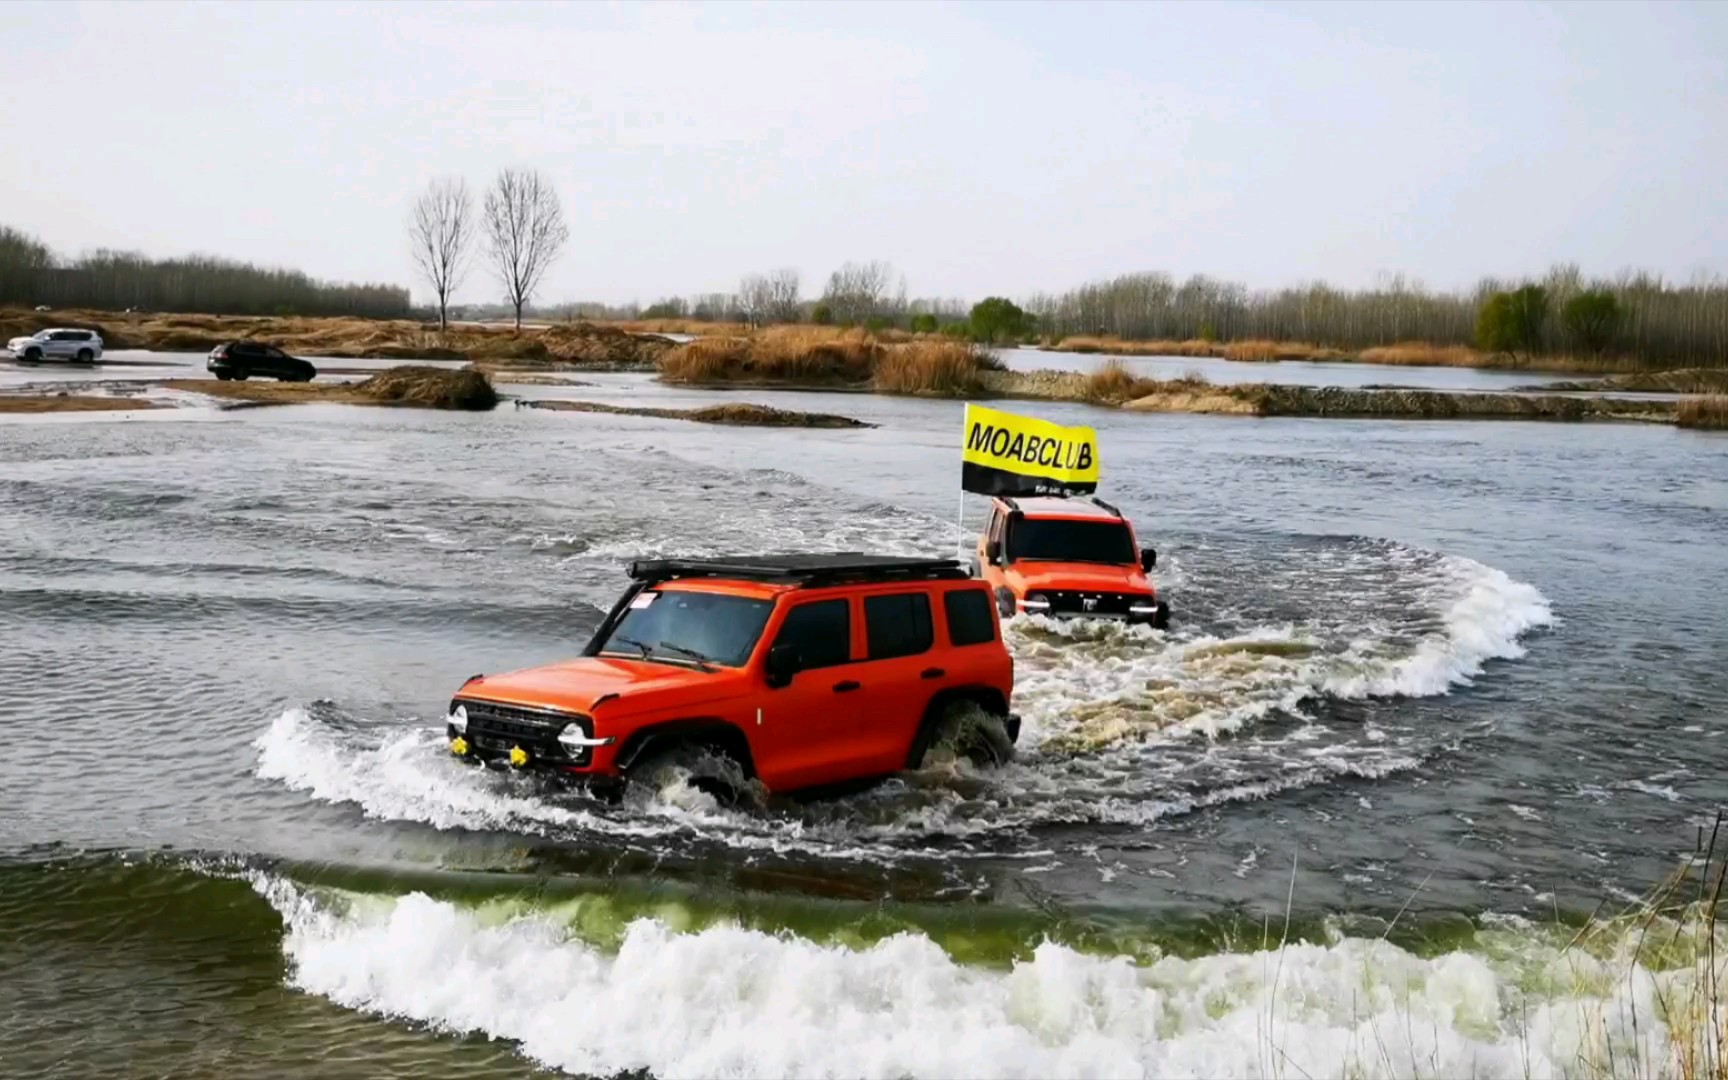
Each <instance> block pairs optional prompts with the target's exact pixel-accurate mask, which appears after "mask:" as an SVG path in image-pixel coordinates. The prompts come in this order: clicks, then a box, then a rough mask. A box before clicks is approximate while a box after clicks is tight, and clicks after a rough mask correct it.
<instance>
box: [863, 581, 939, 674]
mask: <svg viewBox="0 0 1728 1080" xmlns="http://www.w3.org/2000/svg"><path fill="white" fill-rule="evenodd" d="M864 625H865V632H866V634H867V635H868V637H869V643H870V659H872V660H892V659H893V658H894V657H896V656H915V655H917V654H918V653H921V652H924V651H925V650H927V649H929V648H930V646H931V645H932V644H933V643H934V639H935V632H934V631H933V630H932V629H931V624H930V597H929V596H927V595H925V594H924V593H921V592H919V593H897V594H895V595H893V596H867V597H865V598H864Z"/></svg>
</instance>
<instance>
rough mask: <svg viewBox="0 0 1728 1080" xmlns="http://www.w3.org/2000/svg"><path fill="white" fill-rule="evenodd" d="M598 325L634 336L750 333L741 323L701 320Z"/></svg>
mask: <svg viewBox="0 0 1728 1080" xmlns="http://www.w3.org/2000/svg"><path fill="white" fill-rule="evenodd" d="M596 325H599V326H605V327H610V328H611V329H614V330H624V331H627V332H628V333H632V334H690V335H692V336H695V337H724V336H737V335H740V334H748V333H749V332H750V327H749V326H747V325H746V324H744V323H741V322H704V321H702V320H700V319H624V320H618V319H603V320H600V321H599V322H598V323H597V324H596Z"/></svg>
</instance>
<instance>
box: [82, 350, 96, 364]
mask: <svg viewBox="0 0 1728 1080" xmlns="http://www.w3.org/2000/svg"><path fill="white" fill-rule="evenodd" d="M78 362H79V363H80V364H94V363H95V362H96V354H95V353H93V352H91V351H90V350H89V349H79V350H78Z"/></svg>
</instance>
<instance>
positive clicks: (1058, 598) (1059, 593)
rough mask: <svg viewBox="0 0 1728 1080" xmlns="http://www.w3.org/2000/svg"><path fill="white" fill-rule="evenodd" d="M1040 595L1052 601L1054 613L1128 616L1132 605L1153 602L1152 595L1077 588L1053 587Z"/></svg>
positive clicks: (1051, 607)
mask: <svg viewBox="0 0 1728 1080" xmlns="http://www.w3.org/2000/svg"><path fill="white" fill-rule="evenodd" d="M1039 595H1041V596H1043V597H1044V598H1045V599H1047V600H1049V601H1050V614H1052V615H1081V616H1085V615H1115V616H1126V615H1127V614H1128V609H1129V608H1130V607H1131V606H1133V605H1135V604H1147V603H1151V602H1152V598H1151V597H1149V596H1145V595H1142V594H1139V593H1112V592H1082V591H1080V590H1077V589H1052V590H1048V591H1045V592H1041V593H1040V594H1039Z"/></svg>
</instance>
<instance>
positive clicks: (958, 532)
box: [954, 488, 966, 563]
mask: <svg viewBox="0 0 1728 1080" xmlns="http://www.w3.org/2000/svg"><path fill="white" fill-rule="evenodd" d="M954 533H955V537H954V555H955V557H956V558H958V559H959V560H960V561H961V562H962V563H964V562H965V561H966V489H965V488H961V489H960V506H959V508H958V509H957V510H956V512H955V514H954Z"/></svg>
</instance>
